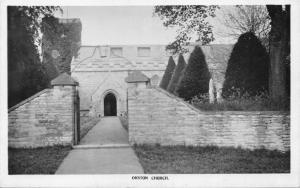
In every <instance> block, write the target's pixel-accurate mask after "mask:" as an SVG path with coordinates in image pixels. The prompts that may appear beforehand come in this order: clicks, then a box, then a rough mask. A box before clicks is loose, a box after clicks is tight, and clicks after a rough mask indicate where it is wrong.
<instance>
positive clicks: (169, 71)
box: [159, 56, 176, 89]
mask: <svg viewBox="0 0 300 188" xmlns="http://www.w3.org/2000/svg"><path fill="white" fill-rule="evenodd" d="M175 67H176V64H175V62H174V60H173V57H172V56H170V58H169V61H168V65H167V68H166V70H165V73H164V75H163V77H162V79H161V82H160V84H159V86H160V87H161V88H162V89H167V87H168V85H169V82H170V80H171V78H172V74H173V72H174V69H175Z"/></svg>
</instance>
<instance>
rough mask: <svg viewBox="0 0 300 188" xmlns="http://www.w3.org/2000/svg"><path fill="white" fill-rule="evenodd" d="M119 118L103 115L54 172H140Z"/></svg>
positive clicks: (141, 169)
mask: <svg viewBox="0 0 300 188" xmlns="http://www.w3.org/2000/svg"><path fill="white" fill-rule="evenodd" d="M141 173H143V168H142V166H141V164H140V163H139V161H138V158H137V156H136V155H135V153H134V151H133V149H132V148H131V147H130V145H129V142H128V133H127V132H126V130H125V129H124V128H123V127H122V125H121V122H120V120H119V118H118V117H105V118H102V119H101V121H100V122H99V123H98V124H97V125H96V126H95V127H93V128H92V129H91V130H90V131H89V132H88V133H87V135H86V136H85V137H84V138H83V139H82V141H81V142H80V144H79V145H78V146H76V147H74V149H73V150H72V151H71V152H70V153H69V154H68V156H67V157H66V158H65V159H64V161H63V162H62V164H61V165H60V167H59V168H58V170H57V171H56V174H141Z"/></svg>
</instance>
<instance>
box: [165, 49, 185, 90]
mask: <svg viewBox="0 0 300 188" xmlns="http://www.w3.org/2000/svg"><path fill="white" fill-rule="evenodd" d="M185 67H186V63H185V60H184V58H183V56H182V54H180V55H179V57H178V62H177V65H176V67H175V70H174V72H173V74H172V78H171V80H170V82H169V85H168V87H167V91H169V92H170V93H173V94H175V93H174V92H175V89H176V87H177V85H178V81H179V78H180V75H181V74H182V71H184V68H185Z"/></svg>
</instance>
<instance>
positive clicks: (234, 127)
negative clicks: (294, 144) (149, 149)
mask: <svg viewBox="0 0 300 188" xmlns="http://www.w3.org/2000/svg"><path fill="white" fill-rule="evenodd" d="M128 112H129V114H128V118H129V140H130V143H131V144H134V143H136V144H156V143H158V144H161V145H193V146H207V145H215V146H228V147H242V148H247V149H258V148H266V149H271V150H280V151H287V150H289V149H290V115H289V113H286V112H273V111H261V112H255V111H253V112H251V111H224V112H203V111H200V110H198V109H196V108H195V107H193V106H191V105H190V104H188V103H186V102H184V101H183V100H181V99H180V98H178V97H176V96H174V95H172V94H170V93H168V92H166V91H164V90H162V89H158V88H144V89H138V88H131V89H130V91H129V92H128Z"/></svg>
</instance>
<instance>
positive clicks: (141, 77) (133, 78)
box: [125, 71, 149, 83]
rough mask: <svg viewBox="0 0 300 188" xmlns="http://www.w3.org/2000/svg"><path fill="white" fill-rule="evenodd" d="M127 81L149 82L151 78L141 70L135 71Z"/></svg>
mask: <svg viewBox="0 0 300 188" xmlns="http://www.w3.org/2000/svg"><path fill="white" fill-rule="evenodd" d="M125 81H126V82H128V83H132V82H148V81H149V78H148V77H147V76H146V75H144V74H143V73H142V72H141V71H133V72H132V73H130V74H129V75H128V77H127V78H125Z"/></svg>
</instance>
